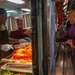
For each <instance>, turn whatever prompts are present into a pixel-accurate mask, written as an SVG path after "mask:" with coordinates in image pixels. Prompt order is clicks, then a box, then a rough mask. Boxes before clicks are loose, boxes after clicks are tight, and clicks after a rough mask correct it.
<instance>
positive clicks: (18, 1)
mask: <svg viewBox="0 0 75 75" xmlns="http://www.w3.org/2000/svg"><path fill="white" fill-rule="evenodd" d="M8 1H10V2H13V3H16V4H23V3H25V2H24V1H22V0H8Z"/></svg>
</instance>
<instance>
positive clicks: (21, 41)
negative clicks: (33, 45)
mask: <svg viewBox="0 0 75 75" xmlns="http://www.w3.org/2000/svg"><path fill="white" fill-rule="evenodd" d="M25 42H27V41H26V40H25V39H19V43H25Z"/></svg>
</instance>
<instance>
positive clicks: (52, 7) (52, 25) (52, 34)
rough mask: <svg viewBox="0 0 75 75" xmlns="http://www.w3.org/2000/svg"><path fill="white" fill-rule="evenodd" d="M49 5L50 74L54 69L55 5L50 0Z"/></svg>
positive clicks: (52, 74) (52, 73)
mask: <svg viewBox="0 0 75 75" xmlns="http://www.w3.org/2000/svg"><path fill="white" fill-rule="evenodd" d="M49 3H50V5H49V39H50V74H51V75H54V70H55V11H54V10H55V5H54V2H52V0H50V2H49Z"/></svg>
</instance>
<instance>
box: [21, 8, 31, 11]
mask: <svg viewBox="0 0 75 75" xmlns="http://www.w3.org/2000/svg"><path fill="white" fill-rule="evenodd" d="M21 10H23V11H31V10H30V9H27V8H23V9H21Z"/></svg>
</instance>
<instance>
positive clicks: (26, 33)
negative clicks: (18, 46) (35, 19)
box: [10, 19, 31, 42]
mask: <svg viewBox="0 0 75 75" xmlns="http://www.w3.org/2000/svg"><path fill="white" fill-rule="evenodd" d="M16 21H17V26H18V30H15V31H11V32H10V37H11V38H14V39H21V38H24V39H26V40H27V41H28V42H29V41H31V39H30V35H31V28H28V29H27V28H25V29H24V28H23V24H22V20H21V19H16Z"/></svg>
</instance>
